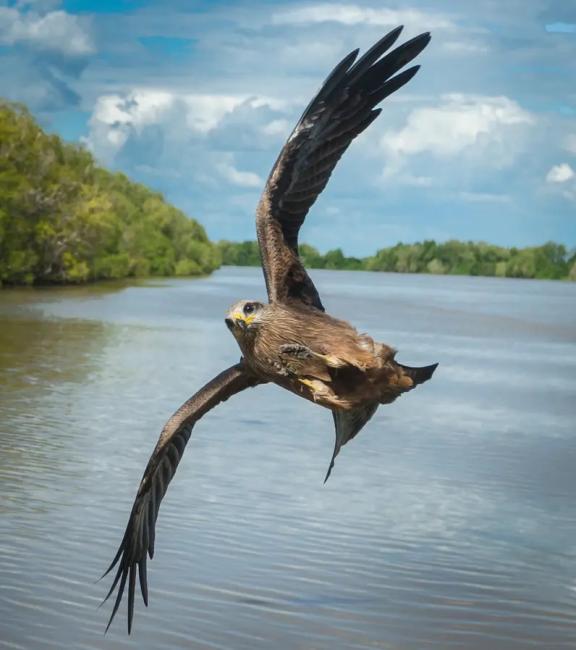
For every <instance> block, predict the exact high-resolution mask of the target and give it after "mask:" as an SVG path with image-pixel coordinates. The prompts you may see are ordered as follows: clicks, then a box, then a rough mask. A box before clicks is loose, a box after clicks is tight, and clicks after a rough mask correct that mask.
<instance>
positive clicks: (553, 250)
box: [218, 240, 576, 280]
mask: <svg viewBox="0 0 576 650" xmlns="http://www.w3.org/2000/svg"><path fill="white" fill-rule="evenodd" d="M218 246H219V248H220V251H221V253H222V262H223V264H231V265H237V266H257V265H259V264H260V258H259V256H258V246H257V244H256V242H249V241H246V242H242V243H241V244H235V243H233V242H220V243H219V244H218ZM300 256H301V258H302V261H303V262H304V265H305V266H307V267H309V268H316V269H346V270H365V271H388V272H392V273H434V274H438V275H441V274H452V275H488V276H498V277H510V278H538V279H546V280H558V279H569V280H576V252H573V253H572V254H571V256H570V254H569V253H568V251H567V250H566V247H565V246H563V245H562V244H555V243H553V242H548V243H547V244H544V245H543V246H533V247H529V248H503V247H501V246H494V245H493V244H486V243H484V242H461V241H455V240H451V241H447V242H444V243H441V244H438V243H436V242H435V241H430V240H429V241H423V242H417V243H415V244H402V243H399V244H396V245H395V246H391V247H390V248H382V249H380V250H379V251H377V252H376V254H375V255H373V256H371V257H365V258H363V259H358V258H356V257H346V256H345V255H344V253H343V252H342V250H341V249H339V248H337V249H336V250H332V251H328V252H327V253H326V254H325V255H321V254H320V253H319V252H318V251H317V250H316V249H315V248H314V247H313V246H310V245H308V244H301V245H300Z"/></svg>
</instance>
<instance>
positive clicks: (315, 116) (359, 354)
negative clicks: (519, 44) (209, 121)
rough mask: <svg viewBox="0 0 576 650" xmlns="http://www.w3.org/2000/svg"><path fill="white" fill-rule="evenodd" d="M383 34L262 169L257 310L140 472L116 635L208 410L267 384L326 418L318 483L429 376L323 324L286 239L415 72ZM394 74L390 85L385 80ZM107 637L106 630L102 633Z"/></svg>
mask: <svg viewBox="0 0 576 650" xmlns="http://www.w3.org/2000/svg"><path fill="white" fill-rule="evenodd" d="M401 29H402V28H401V27H399V28H397V29H395V30H393V31H391V32H390V33H389V34H387V35H386V36H385V37H384V38H382V39H381V40H380V41H378V42H377V43H376V44H375V45H374V46H373V47H372V48H370V49H369V50H368V51H367V52H366V53H365V54H364V56H362V57H361V58H360V59H358V60H357V61H356V59H357V57H358V50H355V51H354V52H351V53H350V54H349V55H348V56H346V57H345V58H344V59H343V60H342V61H341V62H340V63H339V64H338V65H337V66H336V67H335V68H334V70H333V71H332V73H331V74H330V75H329V76H328V78H327V79H326V81H325V82H324V84H323V85H322V87H321V88H320V90H319V91H318V93H317V95H316V96H315V97H314V98H313V99H312V101H311V102H310V104H309V105H308V107H307V108H306V110H305V111H304V113H303V115H302V117H301V118H300V120H299V121H298V123H297V125H296V127H295V128H294V131H293V132H292V134H291V135H290V137H289V138H288V140H287V142H286V144H285V145H284V147H283V149H282V151H281V152H280V155H279V156H278V159H277V160H276V163H275V164H274V166H273V168H272V171H271V173H270V176H269V178H268V181H267V183H266V187H265V189H264V192H263V194H262V198H261V200H260V203H259V204H258V207H257V210H256V230H257V234H258V242H259V245H260V251H261V256H262V268H263V271H264V277H265V281H266V288H267V291H268V298H269V301H270V302H269V304H268V305H262V304H261V303H256V302H249V301H242V302H241V303H238V304H237V305H235V306H234V307H233V308H232V310H231V311H230V314H229V316H228V318H226V323H227V325H228V327H229V328H230V329H231V331H232V332H233V334H234V336H235V337H236V339H237V341H238V343H239V346H240V348H241V350H242V354H243V359H242V360H241V361H240V363H239V364H236V365H234V366H232V367H231V368H229V369H228V370H225V371H224V372H222V373H221V374H220V375H218V376H217V377H215V378H214V379H213V380H212V381H210V382H209V383H208V384H206V386H204V388H202V389H201V390H200V391H198V392H197V393H196V394H195V395H194V396H193V397H191V398H190V399H189V400H188V401H187V402H186V403H185V404H183V405H182V406H181V407H180V408H179V409H178V411H176V413H175V414H174V415H173V416H172V417H171V418H170V420H169V421H168V422H167V424H166V425H165V427H164V429H163V431H162V433H161V435H160V439H159V441H158V444H157V445H156V448H155V449H154V451H153V453H152V456H151V457H150V460H149V461H148V465H147V467H146V469H145V471H144V475H143V477H142V480H141V483H140V487H139V489H138V492H137V495H136V499H135V501H134V505H133V507H132V511H131V513H130V517H129V520H128V524H127V526H126V530H125V533H124V537H123V539H122V542H121V544H120V548H119V549H118V552H117V553H116V556H115V558H114V560H113V561H112V563H111V565H110V567H109V568H108V570H107V571H106V573H109V572H110V571H112V570H113V569H114V568H116V574H115V577H114V580H113V583H112V586H111V588H110V590H109V592H108V596H107V597H106V598H108V597H110V596H111V595H112V594H113V593H114V590H115V589H117V595H116V598H115V602H114V607H113V610H112V613H111V616H110V619H109V622H108V627H109V626H110V624H111V622H112V620H113V618H114V616H115V615H116V612H117V610H118V607H119V605H120V602H121V600H122V596H123V593H124V590H125V588H126V585H128V632H130V630H131V627H132V620H133V614H134V598H135V590H136V579H137V577H138V580H139V583H140V589H141V592H142V598H143V600H144V603H145V604H148V585H147V575H146V559H147V557H150V558H152V556H153V553H154V537H155V527H156V518H157V516H158V510H159V508H160V502H161V500H162V498H163V497H164V495H165V493H166V489H167V487H168V484H169V483H170V481H171V480H172V477H173V476H174V473H175V472H176V468H177V466H178V463H179V462H180V459H181V457H182V454H183V452H184V448H185V446H186V444H187V442H188V439H189V437H190V434H191V432H192V428H193V427H194V425H195V423H196V422H197V421H198V420H199V419H200V418H201V417H202V416H203V415H205V414H206V413H207V412H208V411H209V410H211V409H212V408H214V406H216V405H217V404H219V403H220V402H222V401H224V400H226V399H228V398H229V397H231V396H232V395H234V394H236V393H238V392H240V391H242V390H244V389H246V388H249V387H253V386H256V385H258V384H260V383H266V382H274V383H276V384H277V385H279V386H281V387H282V388H285V389H287V390H289V391H291V392H293V393H296V394H297V395H300V396H302V397H305V398H306V399H309V400H312V401H314V402H316V403H318V404H320V405H322V406H325V407H326V408H329V409H331V411H332V413H333V417H334V424H335V431H336V441H335V445H334V451H333V454H332V459H331V462H330V467H329V469H328V473H327V475H326V478H328V476H329V475H330V471H331V470H332V467H333V465H334V459H335V457H336V455H337V454H338V452H339V450H340V448H341V447H342V445H344V444H346V442H348V441H349V440H350V439H352V438H353V437H354V436H355V435H357V433H358V432H359V431H360V430H361V429H362V427H363V426H364V425H365V424H366V422H368V420H369V419H370V418H371V417H372V416H373V415H374V413H375V411H376V409H377V407H378V405H379V404H388V403H390V402H392V401H393V400H394V399H396V397H397V396H398V395H400V394H402V393H403V392H406V391H407V390H411V389H412V388H413V387H414V386H416V385H418V384H420V383H422V382H424V381H427V380H428V379H429V378H430V377H431V375H432V373H433V372H434V369H435V367H436V365H433V366H427V367H425V368H409V367H407V366H403V365H402V364H400V363H398V362H397V361H396V360H395V351H394V350H393V349H392V348H390V347H389V346H387V345H385V344H382V343H377V342H375V341H373V339H372V338H370V337H369V336H367V335H365V334H359V333H358V332H357V331H356V330H355V329H354V328H353V327H352V326H351V325H349V324H348V323H346V322H345V321H342V320H338V319H336V318H333V317H331V316H329V315H327V314H325V313H324V307H323V305H322V302H321V300H320V296H319V294H318V291H317V289H316V287H315V286H314V284H313V282H312V280H311V279H310V277H309V275H308V274H307V272H306V270H305V268H304V266H303V264H302V262H301V260H300V258H299V255H298V232H299V230H300V227H301V225H302V223H303V222H304V219H305V217H306V214H307V213H308V210H309V209H310V207H311V206H312V204H313V203H314V202H315V201H316V199H317V198H318V196H319V194H320V193H321V192H322V190H323V189H324V187H325V185H326V183H327V182H328V179H329V178H330V175H331V173H332V171H333V169H334V167H335V166H336V164H337V162H338V160H339V159H340V157H341V156H342V154H343V153H344V151H345V150H346V149H347V148H348V146H349V145H350V143H351V142H352V140H353V139H354V138H355V137H356V136H357V135H359V134H360V133H361V132H362V131H364V129H366V128H367V127H368V126H369V125H370V123H371V122H372V121H374V119H376V117H377V116H378V115H379V113H380V110H381V109H377V108H375V107H376V106H377V105H378V104H379V103H380V102H381V101H382V100H383V99H384V98H385V97H387V96H388V95H390V94H391V93H393V92H395V91H396V90H398V89H399V88H401V87H402V86H403V85H404V84H405V83H407V82H408V81H409V80H410V79H411V78H412V77H413V76H414V74H415V73H416V72H417V70H418V66H414V67H412V68H409V69H407V70H404V71H403V72H400V70H401V68H402V67H404V66H405V65H406V64H407V63H409V62H410V61H411V60H412V59H413V58H414V57H416V56H417V55H418V54H419V53H420V52H421V51H422V50H423V49H424V48H425V47H426V45H427V44H428V42H429V40H430V35H429V34H428V33H425V34H421V35H420V36H417V37H416V38H413V39H412V40H410V41H408V42H406V43H404V44H403V45H401V46H399V47H397V48H396V49H394V50H392V51H390V52H388V50H390V48H391V47H392V46H393V45H394V43H395V41H396V40H397V38H398V36H399V35H400V32H401ZM397 73H398V74H397ZM107 629H108V628H107Z"/></svg>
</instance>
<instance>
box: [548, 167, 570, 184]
mask: <svg viewBox="0 0 576 650" xmlns="http://www.w3.org/2000/svg"><path fill="white" fill-rule="evenodd" d="M575 177H576V172H575V171H574V170H573V169H572V167H570V165H568V164H567V163H561V164H560V165H554V167H552V169H550V171H549V172H548V174H546V182H547V183H566V182H567V181H570V180H572V179H574V178H575Z"/></svg>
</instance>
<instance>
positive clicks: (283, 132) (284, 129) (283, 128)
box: [262, 119, 290, 137]
mask: <svg viewBox="0 0 576 650" xmlns="http://www.w3.org/2000/svg"><path fill="white" fill-rule="evenodd" d="M289 130H290V122H288V120H284V119H279V120H272V121H271V122H268V124H265V125H264V126H263V127H262V132H263V133H265V134H266V135H272V136H285V137H288V133H289Z"/></svg>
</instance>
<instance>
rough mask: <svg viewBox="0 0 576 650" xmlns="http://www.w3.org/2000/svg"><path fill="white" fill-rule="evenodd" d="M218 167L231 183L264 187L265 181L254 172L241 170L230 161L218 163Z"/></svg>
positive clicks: (240, 185)
mask: <svg viewBox="0 0 576 650" xmlns="http://www.w3.org/2000/svg"><path fill="white" fill-rule="evenodd" d="M216 169H217V170H218V172H219V173H220V175H221V176H222V178H224V179H225V180H227V181H228V182H229V183H231V184H232V185H237V186H238V187H264V181H263V180H262V179H261V178H260V176H258V174H255V173H254V172H246V171H239V170H238V169H236V167H234V165H233V164H232V163H231V162H229V161H226V162H222V163H218V164H217V165H216Z"/></svg>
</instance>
